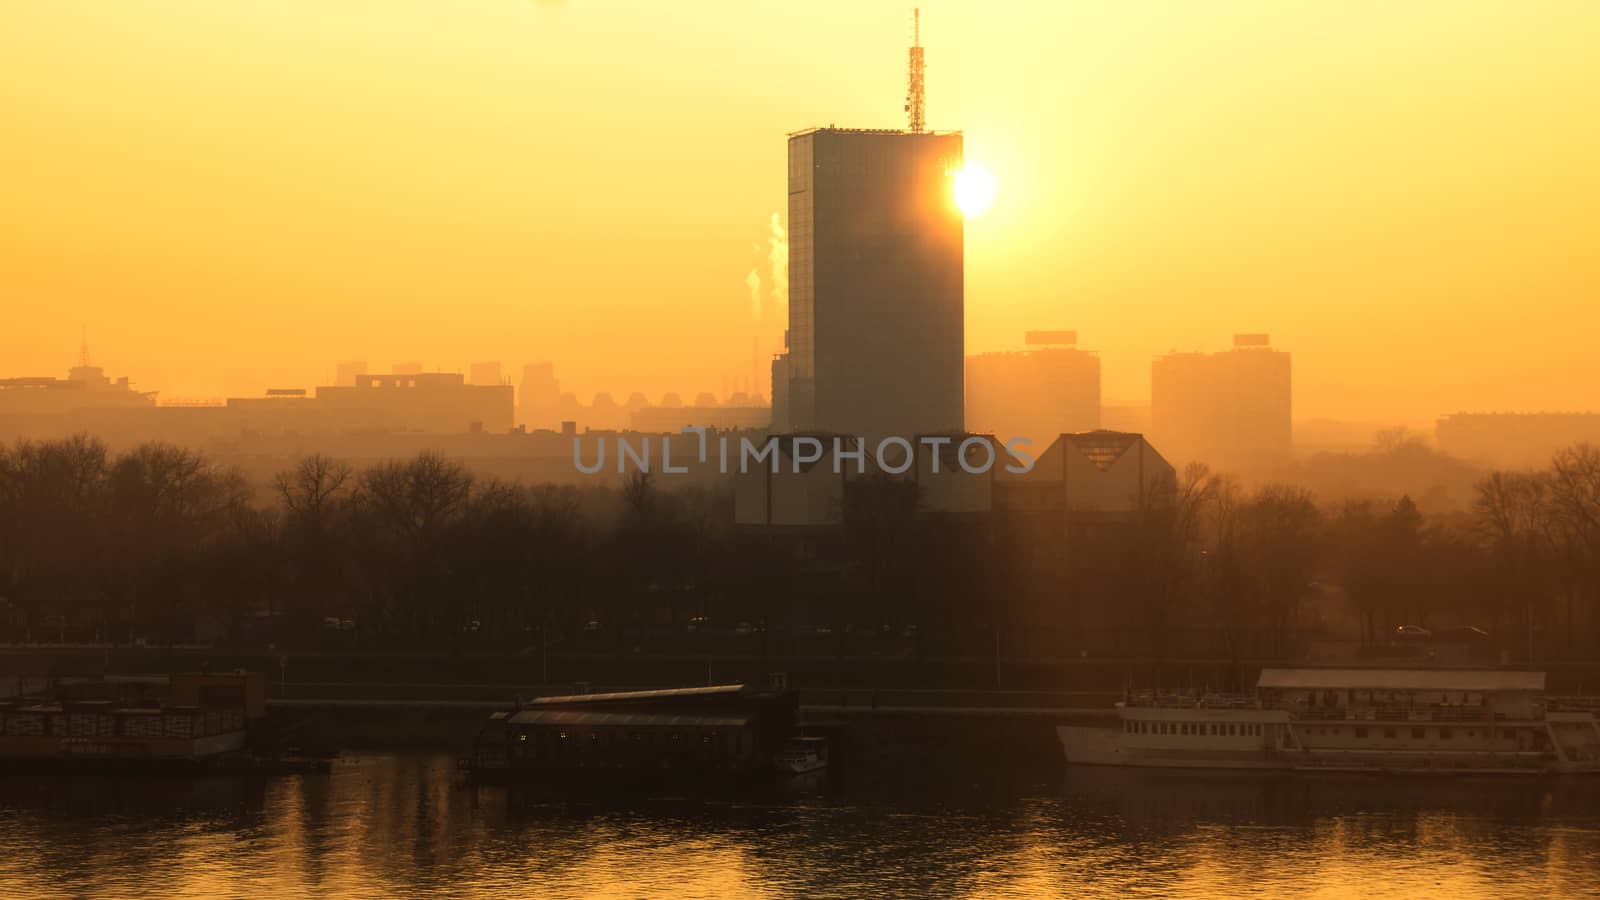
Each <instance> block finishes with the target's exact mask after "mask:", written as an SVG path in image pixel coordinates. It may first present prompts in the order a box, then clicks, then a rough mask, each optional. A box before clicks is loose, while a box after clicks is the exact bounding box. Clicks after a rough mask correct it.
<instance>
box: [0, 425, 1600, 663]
mask: <svg viewBox="0 0 1600 900" xmlns="http://www.w3.org/2000/svg"><path fill="white" fill-rule="evenodd" d="M733 508H734V501H733V493H732V487H731V485H728V484H722V485H720V486H716V487H692V488H683V489H675V490H667V489H664V488H663V487H662V485H661V484H659V483H658V482H656V481H655V480H654V479H653V478H652V477H651V476H649V475H639V474H636V475H634V476H630V478H628V479H627V480H626V481H625V482H623V483H622V484H620V485H612V486H602V487H585V488H576V487H570V486H554V485H531V486H530V485H522V484H513V483H507V482H503V481H498V480H495V479H490V478H482V477H476V476H475V475H474V474H473V473H471V472H470V471H468V470H467V469H466V468H465V467H463V466H462V465H460V464H459V463H456V462H454V461H452V460H449V459H446V458H445V457H443V456H440V455H438V454H432V453H425V454H421V455H419V456H417V457H415V458H412V459H406V460H393V461H387V462H382V463H378V464H373V465H369V466H365V467H361V468H357V467H353V466H351V465H349V464H347V463H345V462H341V461H339V460H336V459H331V458H328V457H325V456H309V457H306V458H304V459H301V460H299V461H298V462H296V463H295V464H294V465H293V466H291V467H290V468H288V469H287V470H285V471H282V472H279V473H278V474H277V475H276V476H275V477H274V478H273V479H272V480H271V483H270V485H267V486H265V487H263V486H259V485H258V486H252V485H250V484H247V483H246V481H245V480H244V479H243V478H242V477H241V476H240V475H239V474H238V473H237V472H235V471H232V470H230V469H228V468H227V467H224V466H220V465H217V464H216V463H214V462H212V461H210V460H208V459H207V458H206V457H205V456H204V455H202V454H200V453H197V452H194V451H192V450H187V449H183V448H180V447H175V446H171V445H167V444H160V443H153V444H145V445H142V446H138V447H135V448H133V449H130V450H127V451H124V452H120V453H113V452H111V451H110V450H109V449H108V448H107V447H106V446H105V445H104V444H102V443H100V442H99V441H97V440H95V439H93V438H90V437H86V436H77V437H73V438H69V439H65V440H58V441H20V442H18V443H16V444H15V445H13V446H10V447H0V601H3V612H4V621H3V623H0V628H3V629H4V632H5V636H6V637H7V638H9V639H11V640H29V641H41V640H58V639H65V638H67V637H68V636H69V635H70V636H71V637H72V638H73V639H78V640H101V641H118V642H121V641H130V640H136V639H141V638H142V639H147V640H160V641H183V640H193V639H196V638H197V637H198V636H199V635H200V634H201V632H204V631H206V630H207V628H206V627H205V623H210V625H211V626H212V627H211V630H212V631H215V632H217V633H222V634H227V635H231V636H232V639H235V640H255V641H260V642H276V641H295V640H302V639H308V638H309V637H310V636H312V635H319V636H321V637H326V635H323V634H322V633H323V632H324V631H327V630H330V629H336V630H339V631H346V630H349V631H353V632H354V636H352V637H350V638H349V639H350V640H360V641H363V642H371V643H379V644H387V645H395V646H440V645H454V644H458V643H461V642H466V641H478V642H489V643H500V644H504V645H507V646H521V645H527V644H531V643H538V642H546V643H548V642H549V641H550V640H552V635H553V636H554V639H555V640H563V639H566V640H576V639H577V638H579V637H582V638H583V639H584V640H587V641H589V642H591V643H592V644H594V645H596V646H601V647H604V648H608V649H614V650H617V651H619V652H621V651H623V650H629V651H631V650H636V649H639V648H646V649H654V648H663V649H670V648H671V647H673V646H674V642H675V641H678V642H681V641H682V640H683V638H682V636H683V635H684V634H686V633H689V632H692V631H693V630H694V626H695V625H696V624H697V623H699V624H705V623H707V622H708V621H714V622H716V623H718V624H721V625H730V624H732V623H733V622H735V621H737V622H739V623H740V624H741V626H745V625H748V626H749V627H748V631H749V632H750V633H751V634H752V637H751V638H750V640H751V641H759V643H760V646H761V648H762V651H763V652H767V651H769V650H775V651H776V652H785V651H792V650H793V649H794V646H795V645H794V643H793V641H794V640H795V636H796V635H797V634H800V633H802V632H803V633H804V635H805V636H806V638H807V640H813V639H815V638H816V636H817V635H819V634H828V635H832V636H833V637H830V638H828V639H826V640H827V641H831V642H832V644H830V646H835V647H836V649H837V652H839V653H841V654H843V653H845V652H866V650H865V649H864V648H869V647H871V646H873V645H871V644H868V643H863V641H865V640H867V638H866V637H863V636H871V637H872V638H873V639H877V640H879V641H880V643H882V642H883V641H886V640H888V638H889V637H893V638H894V639H895V644H896V646H897V647H900V648H901V650H900V652H906V648H909V652H914V653H916V654H925V653H935V654H943V655H955V656H984V655H991V654H992V655H995V656H997V657H998V656H1002V655H1003V656H1076V655H1090V654H1092V655H1097V656H1105V655H1129V656H1152V657H1155V658H1157V659H1162V658H1167V659H1171V658H1180V657H1185V656H1204V657H1210V658H1230V657H1231V658H1244V657H1251V658H1283V657H1289V656H1293V655H1296V654H1298V653H1299V652H1300V651H1301V650H1303V649H1304V647H1305V645H1306V642H1307V641H1310V640H1316V639H1334V638H1346V639H1352V640H1357V639H1358V640H1361V641H1364V642H1366V643H1369V644H1381V643H1384V642H1386V641H1388V640H1390V639H1391V638H1392V636H1393V634H1394V629H1395V628H1396V626H1398V625H1403V624H1413V625H1420V626H1425V627H1439V626H1452V625H1454V626H1467V625H1470V626H1475V627H1479V628H1482V629H1483V630H1485V631H1487V632H1489V633H1490V634H1491V636H1492V637H1493V639H1494V641H1495V642H1496V644H1497V646H1500V647H1503V648H1507V649H1509V650H1510V651H1511V652H1513V653H1514V654H1515V655H1517V656H1526V655H1529V654H1531V655H1534V656H1538V657H1541V658H1548V657H1552V656H1563V657H1588V656H1594V655H1597V653H1600V451H1597V450H1596V449H1595V448H1593V447H1590V446H1576V447H1572V448H1569V449H1567V450H1563V451H1562V452H1560V453H1558V454H1557V455H1556V456H1555V457H1554V459H1553V460H1552V461H1551V463H1550V464H1549V465H1548V466H1546V467H1545V468H1543V469H1539V470H1536V471H1494V472H1490V473H1488V474H1487V475H1486V476H1485V477H1483V478H1482V479H1481V481H1479V482H1478V484H1477V485H1476V488H1475V500H1474V502H1473V504H1472V505H1471V508H1470V509H1464V510H1456V511H1451V512H1434V513H1431V514H1425V513H1424V512H1423V511H1421V510H1420V509H1419V508H1418V506H1417V504H1415V503H1413V502H1412V501H1411V499H1410V498H1409V497H1406V496H1404V495H1402V496H1400V497H1398V498H1393V499H1390V498H1369V499H1359V500H1352V499H1344V500H1340V501H1338V502H1336V503H1319V502H1318V500H1317V498H1316V497H1314V496H1313V495H1312V494H1311V493H1310V492H1309V491H1307V490H1305V489H1304V488H1301V487H1297V486H1294V485H1288V484H1266V485H1261V486H1255V487H1248V488H1247V487H1245V486H1242V485H1241V484H1240V483H1238V482H1237V481H1235V480H1234V479H1232V478H1230V477H1228V476H1227V475H1224V474H1219V473H1213V472H1211V471H1209V470H1208V469H1206V468H1205V467H1204V466H1201V465H1195V466H1191V467H1189V469H1187V470H1186V471H1185V472H1183V473H1182V474H1181V475H1180V476H1178V477H1176V478H1173V479H1171V480H1170V482H1167V483H1164V484H1162V485H1160V486H1159V489H1158V490H1155V491H1154V492H1153V493H1152V497H1151V499H1150V501H1149V502H1147V503H1146V504H1145V505H1144V508H1143V509H1142V510H1141V511H1140V512H1139V513H1138V514H1136V515H1134V516H1131V517H1127V518H1125V519H1122V520H1118V521H1109V522H1100V523H1098V524H1095V525H1093V526H1092V527H1090V526H1085V525H1082V524H1081V523H1074V522H1071V521H1068V522H1066V523H1064V524H1063V523H1061V522H1057V521H1054V520H1050V519H1048V517H1046V518H1038V517H1035V518H1030V517H1029V516H1027V515H1016V516H1011V515H989V516H981V517H973V516H954V515H930V514H923V513H922V512H920V511H919V499H918V496H917V494H916V490H915V487H914V486H908V485H907V484H906V483H904V482H900V481H895V480H893V479H887V478H880V479H872V478H868V479H861V480H859V481H858V482H856V483H855V484H854V485H853V487H852V488H851V490H850V491H849V492H847V493H846V495H845V500H844V502H843V505H842V508H841V509H840V516H841V519H842V520H843V522H842V525H841V526H840V527H839V528H837V529H833V530H831V531H830V532H827V533H823V534H817V535H809V536H802V537H798V538H797V537H794V536H792V535H791V536H783V535H775V534H772V533H768V532H764V531H761V530H748V529H740V528H738V527H736V526H735V525H734V522H733V518H734V517H733ZM743 630H744V629H742V631H743ZM847 634H848V635H850V636H848V637H847V636H846V635H847ZM785 635H787V636H785ZM784 641H789V643H787V644H785V643H784ZM813 642H814V640H813ZM872 652H878V651H876V650H873V651H872Z"/></svg>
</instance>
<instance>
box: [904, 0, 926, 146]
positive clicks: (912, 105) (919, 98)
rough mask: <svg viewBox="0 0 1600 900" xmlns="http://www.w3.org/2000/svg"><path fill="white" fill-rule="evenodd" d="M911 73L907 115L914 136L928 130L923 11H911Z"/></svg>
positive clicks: (907, 91)
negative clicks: (923, 52)
mask: <svg viewBox="0 0 1600 900" xmlns="http://www.w3.org/2000/svg"><path fill="white" fill-rule="evenodd" d="M910 63H911V65H910V72H909V77H908V79H907V86H906V113H907V115H908V116H909V117H910V119H911V123H910V128H909V129H908V130H909V131H910V132H911V133H912V134H921V133H922V132H924V131H926V130H927V111H926V106H927V97H926V95H925V94H924V92H923V86H924V81H923V76H924V74H925V72H926V68H925V66H924V64H923V60H922V10H921V9H913V10H912V11H911V48H910Z"/></svg>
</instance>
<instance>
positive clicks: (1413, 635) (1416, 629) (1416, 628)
mask: <svg viewBox="0 0 1600 900" xmlns="http://www.w3.org/2000/svg"><path fill="white" fill-rule="evenodd" d="M1394 636H1395V639H1396V640H1401V641H1425V640H1427V639H1428V638H1431V637H1433V632H1432V631H1429V630H1428V629H1426V628H1423V627H1422V626H1421V625H1396V626H1395V627H1394Z"/></svg>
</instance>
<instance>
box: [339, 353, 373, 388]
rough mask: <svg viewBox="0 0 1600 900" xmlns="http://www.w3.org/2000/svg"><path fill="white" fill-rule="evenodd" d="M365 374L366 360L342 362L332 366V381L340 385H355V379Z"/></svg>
mask: <svg viewBox="0 0 1600 900" xmlns="http://www.w3.org/2000/svg"><path fill="white" fill-rule="evenodd" d="M365 374H367V362H366V360H361V359H358V360H352V361H350V362H342V363H339V364H338V365H337V366H335V367H334V376H333V383H334V384H336V385H338V386H340V387H355V386H356V379H357V378H359V377H360V376H362V375H365Z"/></svg>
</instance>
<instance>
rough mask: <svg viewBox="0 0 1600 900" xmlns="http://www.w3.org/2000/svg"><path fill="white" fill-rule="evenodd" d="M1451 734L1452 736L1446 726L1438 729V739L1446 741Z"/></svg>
mask: <svg viewBox="0 0 1600 900" xmlns="http://www.w3.org/2000/svg"><path fill="white" fill-rule="evenodd" d="M1452 736H1453V733H1452V732H1451V731H1450V729H1448V728H1441V729H1439V739H1440V740H1443V741H1448V740H1450V738H1451V737H1452Z"/></svg>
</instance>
